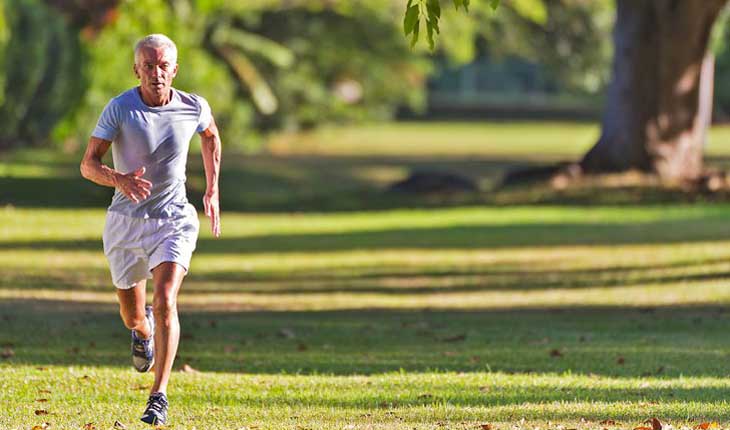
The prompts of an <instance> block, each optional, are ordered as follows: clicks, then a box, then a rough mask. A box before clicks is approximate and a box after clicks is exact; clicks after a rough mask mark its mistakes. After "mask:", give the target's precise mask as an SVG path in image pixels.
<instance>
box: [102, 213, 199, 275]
mask: <svg viewBox="0 0 730 430" xmlns="http://www.w3.org/2000/svg"><path fill="white" fill-rule="evenodd" d="M199 229H200V222H199V221H198V214H197V212H196V211H195V208H194V207H193V205H191V204H189V203H188V204H187V205H186V206H185V208H184V209H183V210H182V211H181V213H180V215H177V216H173V217H171V218H146V219H145V218H133V217H130V216H127V215H123V214H120V213H118V212H111V211H109V212H107V214H106V224H105V225H104V255H106V258H107V260H109V268H110V269H111V273H112V282H113V283H114V286H116V287H117V288H120V289H129V288H132V287H133V286H134V285H135V284H136V283H137V282H139V281H141V280H143V279H151V278H152V269H154V268H155V267H157V266H159V265H160V264H161V263H166V262H173V263H177V264H179V265H181V266H183V267H184V268H185V271H186V272H187V270H188V268H189V267H190V259H191V258H192V256H193V251H194V250H195V242H196V241H197V240H198V230H199Z"/></svg>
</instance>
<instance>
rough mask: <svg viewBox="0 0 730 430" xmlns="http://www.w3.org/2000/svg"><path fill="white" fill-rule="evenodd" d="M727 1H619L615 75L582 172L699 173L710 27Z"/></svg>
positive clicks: (707, 105)
mask: <svg viewBox="0 0 730 430" xmlns="http://www.w3.org/2000/svg"><path fill="white" fill-rule="evenodd" d="M726 3H727V0H703V1H693V0H672V1H670V0H617V2H616V6H617V14H616V25H615V30H614V46H615V49H614V51H615V54H614V61H613V77H612V81H611V84H610V86H609V88H608V99H607V103H606V108H605V112H604V116H603V123H602V130H603V131H602V135H601V138H600V139H599V141H598V142H597V143H596V145H595V146H594V147H593V148H592V149H591V150H590V151H589V152H588V153H587V154H586V155H585V157H584V158H583V160H582V161H581V166H582V168H583V169H584V170H586V171H588V172H602V171H622V170H629V169H639V170H643V171H648V172H652V173H656V174H657V175H659V176H660V177H661V178H664V179H667V180H675V181H676V180H696V179H698V178H700V177H701V176H702V174H703V149H704V144H705V139H706V130H707V127H708V126H709V124H710V119H711V115H712V99H713V98H712V92H713V88H712V82H713V78H714V57H713V56H712V55H711V54H710V53H708V44H709V40H710V34H711V32H712V28H713V25H714V23H715V21H716V20H717V18H718V16H719V15H720V12H721V11H722V9H723V7H724V6H725V4H726Z"/></svg>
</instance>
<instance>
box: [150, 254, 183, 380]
mask: <svg viewBox="0 0 730 430" xmlns="http://www.w3.org/2000/svg"><path fill="white" fill-rule="evenodd" d="M152 276H153V280H154V283H155V292H154V296H153V299H152V310H153V312H154V314H155V383H154V384H153V385H152V389H151V390H150V392H151V393H167V382H168V381H169V379H170V372H172V363H173V361H174V360H175V355H176V354H177V345H178V343H179V341H180V322H179V320H178V318H177V293H178V291H180V285H181V284H182V281H183V278H184V277H185V269H184V268H183V267H182V266H180V265H179V264H176V263H171V262H166V263H162V264H160V265H159V266H157V267H155V268H154V269H153V270H152Z"/></svg>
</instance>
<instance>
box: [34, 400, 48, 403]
mask: <svg viewBox="0 0 730 430" xmlns="http://www.w3.org/2000/svg"><path fill="white" fill-rule="evenodd" d="M35 401H36V402H38V403H45V402H47V401H48V399H35Z"/></svg>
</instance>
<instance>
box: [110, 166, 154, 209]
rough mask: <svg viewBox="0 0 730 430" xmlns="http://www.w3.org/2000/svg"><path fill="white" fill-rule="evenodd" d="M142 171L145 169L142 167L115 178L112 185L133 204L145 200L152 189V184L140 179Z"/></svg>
mask: <svg viewBox="0 0 730 430" xmlns="http://www.w3.org/2000/svg"><path fill="white" fill-rule="evenodd" d="M144 171H145V169H144V166H143V167H140V168H139V169H137V170H135V171H134V172H131V173H127V174H125V175H117V176H116V181H115V184H114V185H115V186H116V187H117V189H118V190H119V191H121V192H122V194H124V195H125V196H127V198H128V199H129V200H131V201H133V202H135V203H139V202H141V201H142V200H144V199H146V198H147V197H149V196H150V193H151V191H150V190H151V189H152V182H150V181H148V180H146V179H142V175H144Z"/></svg>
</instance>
